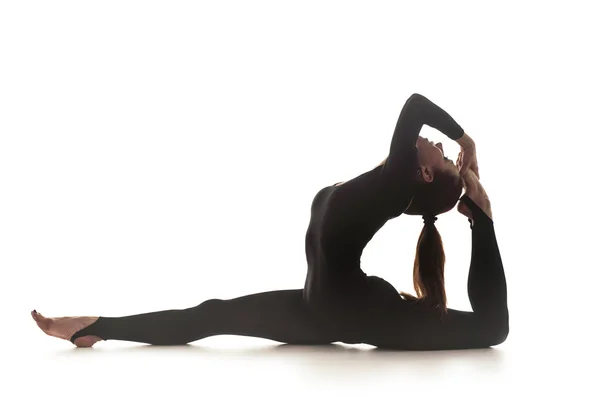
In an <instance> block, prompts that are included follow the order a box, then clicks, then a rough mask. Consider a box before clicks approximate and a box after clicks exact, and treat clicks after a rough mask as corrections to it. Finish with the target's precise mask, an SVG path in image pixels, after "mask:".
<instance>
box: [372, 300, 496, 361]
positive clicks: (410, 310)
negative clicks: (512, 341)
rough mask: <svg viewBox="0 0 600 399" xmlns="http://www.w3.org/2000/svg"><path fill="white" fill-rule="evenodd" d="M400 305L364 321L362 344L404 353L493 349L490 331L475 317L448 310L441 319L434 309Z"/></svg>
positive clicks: (466, 313) (438, 312)
mask: <svg viewBox="0 0 600 399" xmlns="http://www.w3.org/2000/svg"><path fill="white" fill-rule="evenodd" d="M401 301H403V300H401ZM403 302H404V303H402V304H400V305H396V306H395V309H393V310H390V309H386V310H383V311H381V310H379V311H377V310H374V311H373V312H371V313H370V314H369V315H368V316H366V317H365V324H364V329H363V330H362V331H361V332H362V333H363V335H362V338H363V339H362V341H363V343H366V344H370V345H374V346H377V347H380V348H390V349H403V350H445V349H473V348H486V347H489V346H491V345H493V340H490V334H489V333H488V330H489V329H490V327H489V326H488V325H486V323H485V320H483V319H482V318H481V317H480V315H478V314H476V313H473V312H465V311H459V310H453V309H449V310H448V313H447V314H445V315H442V314H441V312H440V311H438V310H437V309H426V308H423V307H421V306H419V305H416V304H413V303H408V302H407V301H403Z"/></svg>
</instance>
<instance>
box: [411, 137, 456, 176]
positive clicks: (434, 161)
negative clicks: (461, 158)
mask: <svg viewBox="0 0 600 399" xmlns="http://www.w3.org/2000/svg"><path fill="white" fill-rule="evenodd" d="M416 147H417V151H418V154H419V155H418V156H419V164H420V165H421V175H422V176H423V179H424V180H425V181H426V182H430V181H433V178H434V176H435V174H436V173H439V172H442V173H451V174H458V168H457V167H456V165H455V164H454V162H453V161H452V160H451V159H449V158H448V157H446V155H445V154H444V147H443V146H442V143H437V144H434V143H433V141H431V140H428V139H426V138H424V137H421V136H419V138H418V139H417V145H416Z"/></svg>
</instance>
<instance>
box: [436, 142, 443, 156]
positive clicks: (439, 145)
mask: <svg viewBox="0 0 600 399" xmlns="http://www.w3.org/2000/svg"><path fill="white" fill-rule="evenodd" d="M435 146H436V147H437V148H439V149H440V150H442V154H443V153H444V147H443V146H442V143H437V144H436V145H435Z"/></svg>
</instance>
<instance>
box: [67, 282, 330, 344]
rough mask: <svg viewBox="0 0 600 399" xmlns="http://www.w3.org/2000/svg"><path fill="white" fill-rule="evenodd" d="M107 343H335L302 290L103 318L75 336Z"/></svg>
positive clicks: (72, 339) (270, 292)
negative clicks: (232, 338)
mask: <svg viewBox="0 0 600 399" xmlns="http://www.w3.org/2000/svg"><path fill="white" fill-rule="evenodd" d="M87 335H93V336H98V337H100V338H102V339H103V340H121V341H132V342H142V343H148V344H153V345H182V344H186V343H189V342H193V341H197V340H200V339H203V338H207V337H211V336H215V335H241V336H248V337H257V338H265V339H270V340H273V341H277V342H283V343H288V344H298V345H321V344H329V343H332V342H334V340H333V339H332V337H331V334H330V333H329V332H328V329H327V328H325V327H324V326H323V325H322V324H320V323H319V322H318V321H317V320H316V318H315V317H314V315H313V313H312V312H310V311H309V309H308V307H307V305H306V304H305V303H304V301H303V299H302V290H301V289H297V290H280V291H269V292H262V293H257V294H252V295H246V296H242V297H239V298H234V299H227V300H223V299H209V300H207V301H204V302H202V303H201V304H199V305H198V306H195V307H192V308H188V309H181V310H165V311H159V312H152V313H144V314H138V315H132V316H124V317H100V318H99V319H98V320H97V321H96V322H95V323H94V324H92V325H90V326H89V327H86V328H84V329H83V330H80V331H78V332H77V333H76V334H74V335H73V337H72V338H71V341H72V342H73V341H74V340H75V339H76V338H78V337H82V336H87Z"/></svg>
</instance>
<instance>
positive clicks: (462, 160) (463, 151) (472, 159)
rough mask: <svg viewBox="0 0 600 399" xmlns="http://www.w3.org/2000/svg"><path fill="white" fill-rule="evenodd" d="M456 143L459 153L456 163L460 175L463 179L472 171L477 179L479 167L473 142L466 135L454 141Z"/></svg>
mask: <svg viewBox="0 0 600 399" xmlns="http://www.w3.org/2000/svg"><path fill="white" fill-rule="evenodd" d="M456 142H457V143H458V144H459V145H460V153H459V154H458V159H457V161H456V166H458V171H459V173H460V175H461V176H463V177H464V176H466V174H467V172H468V171H469V170H472V171H473V173H475V176H476V177H477V179H479V165H478V164H477V152H476V149H475V142H474V141H473V139H471V137H469V136H468V135H467V134H466V133H465V134H463V136H462V137H461V138H460V139H458V140H456Z"/></svg>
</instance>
